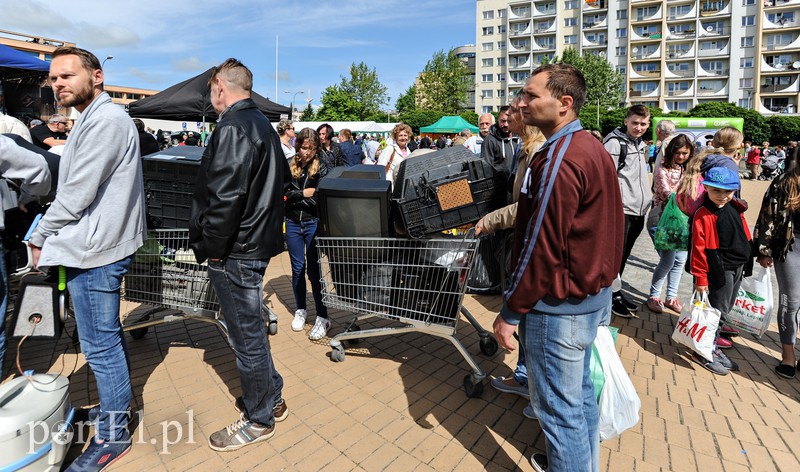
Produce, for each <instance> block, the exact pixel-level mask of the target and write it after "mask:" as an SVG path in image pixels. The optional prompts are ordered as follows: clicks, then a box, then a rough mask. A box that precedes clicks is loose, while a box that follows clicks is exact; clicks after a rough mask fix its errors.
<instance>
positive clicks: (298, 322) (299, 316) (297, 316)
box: [292, 308, 308, 331]
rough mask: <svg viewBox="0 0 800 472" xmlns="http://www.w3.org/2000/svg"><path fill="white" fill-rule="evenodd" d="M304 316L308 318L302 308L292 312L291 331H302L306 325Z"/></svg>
mask: <svg viewBox="0 0 800 472" xmlns="http://www.w3.org/2000/svg"><path fill="white" fill-rule="evenodd" d="M306 316H308V314H307V313H306V311H305V310H303V309H302V308H301V309H299V310H296V311H295V312H294V319H293V320H292V331H303V326H305V325H306Z"/></svg>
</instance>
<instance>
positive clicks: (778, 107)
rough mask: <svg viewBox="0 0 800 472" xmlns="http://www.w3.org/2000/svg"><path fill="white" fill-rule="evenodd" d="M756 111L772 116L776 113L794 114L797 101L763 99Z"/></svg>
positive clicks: (791, 99) (792, 99)
mask: <svg viewBox="0 0 800 472" xmlns="http://www.w3.org/2000/svg"><path fill="white" fill-rule="evenodd" d="M758 111H759V112H760V113H763V114H765V115H772V114H776V113H779V114H795V113H797V99H796V98H790V99H786V98H779V99H777V100H776V99H774V98H773V97H766V98H763V99H762V101H761V102H760V103H759V110H758Z"/></svg>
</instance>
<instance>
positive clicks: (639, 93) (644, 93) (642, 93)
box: [628, 87, 661, 98]
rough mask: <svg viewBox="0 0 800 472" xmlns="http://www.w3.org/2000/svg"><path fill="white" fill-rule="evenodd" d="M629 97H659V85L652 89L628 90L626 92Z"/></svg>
mask: <svg viewBox="0 0 800 472" xmlns="http://www.w3.org/2000/svg"><path fill="white" fill-rule="evenodd" d="M628 96H629V97H638V98H649V97H660V96H661V87H656V88H655V89H653V90H649V91H648V90H630V91H629V92H628Z"/></svg>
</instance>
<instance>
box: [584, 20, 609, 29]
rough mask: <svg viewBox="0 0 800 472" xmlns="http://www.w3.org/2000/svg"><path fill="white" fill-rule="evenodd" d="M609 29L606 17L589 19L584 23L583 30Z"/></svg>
mask: <svg viewBox="0 0 800 472" xmlns="http://www.w3.org/2000/svg"><path fill="white" fill-rule="evenodd" d="M606 27H608V20H607V19H606V17H603V18H602V19H600V18H587V19H586V21H584V22H583V29H592V28H606Z"/></svg>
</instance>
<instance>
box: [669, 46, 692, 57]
mask: <svg viewBox="0 0 800 472" xmlns="http://www.w3.org/2000/svg"><path fill="white" fill-rule="evenodd" d="M694 56H695V54H694V47H690V48H689V49H668V50H667V60H669V59H673V60H675V59H691V58H693V57H694Z"/></svg>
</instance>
